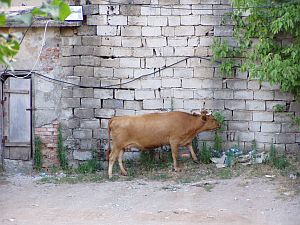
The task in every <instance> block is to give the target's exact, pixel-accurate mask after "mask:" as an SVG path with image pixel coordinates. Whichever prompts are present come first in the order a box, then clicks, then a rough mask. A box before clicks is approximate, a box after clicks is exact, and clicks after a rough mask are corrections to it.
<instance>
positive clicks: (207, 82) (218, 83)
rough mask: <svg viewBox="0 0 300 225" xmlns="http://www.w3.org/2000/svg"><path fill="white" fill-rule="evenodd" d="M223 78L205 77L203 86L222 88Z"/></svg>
mask: <svg viewBox="0 0 300 225" xmlns="http://www.w3.org/2000/svg"><path fill="white" fill-rule="evenodd" d="M222 84H223V83H222V80H221V79H203V80H202V88H209V89H211V88H216V89H221V88H222Z"/></svg>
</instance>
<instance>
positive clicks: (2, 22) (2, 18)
mask: <svg viewBox="0 0 300 225" xmlns="http://www.w3.org/2000/svg"><path fill="white" fill-rule="evenodd" d="M5 23H6V16H5V14H4V13H1V14H0V26H4V25H5Z"/></svg>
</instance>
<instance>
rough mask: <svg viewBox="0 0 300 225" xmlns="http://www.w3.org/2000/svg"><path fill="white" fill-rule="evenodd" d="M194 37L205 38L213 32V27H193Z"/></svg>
mask: <svg viewBox="0 0 300 225" xmlns="http://www.w3.org/2000/svg"><path fill="white" fill-rule="evenodd" d="M195 29H196V30H195V35H197V36H206V35H208V34H209V33H210V32H212V31H213V29H214V27H213V26H196V27H195Z"/></svg>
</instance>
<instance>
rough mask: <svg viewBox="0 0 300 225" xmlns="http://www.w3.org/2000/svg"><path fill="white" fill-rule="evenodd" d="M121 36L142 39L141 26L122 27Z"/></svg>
mask: <svg viewBox="0 0 300 225" xmlns="http://www.w3.org/2000/svg"><path fill="white" fill-rule="evenodd" d="M121 35H122V36H124V37H126V36H127V37H135V36H138V37H140V36H141V35H142V28H141V26H123V27H121Z"/></svg>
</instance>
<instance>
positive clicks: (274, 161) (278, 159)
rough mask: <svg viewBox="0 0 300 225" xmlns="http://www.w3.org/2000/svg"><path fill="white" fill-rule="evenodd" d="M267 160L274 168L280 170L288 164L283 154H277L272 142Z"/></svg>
mask: <svg viewBox="0 0 300 225" xmlns="http://www.w3.org/2000/svg"><path fill="white" fill-rule="evenodd" d="M267 162H268V164H270V165H271V166H274V167H275V168H277V169H280V170H283V169H285V168H286V167H287V166H288V165H289V162H288V160H287V158H286V156H285V155H284V154H279V153H278V152H277V150H276V148H275V146H274V144H273V143H272V144H271V148H270V152H269V158H268V160H267Z"/></svg>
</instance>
